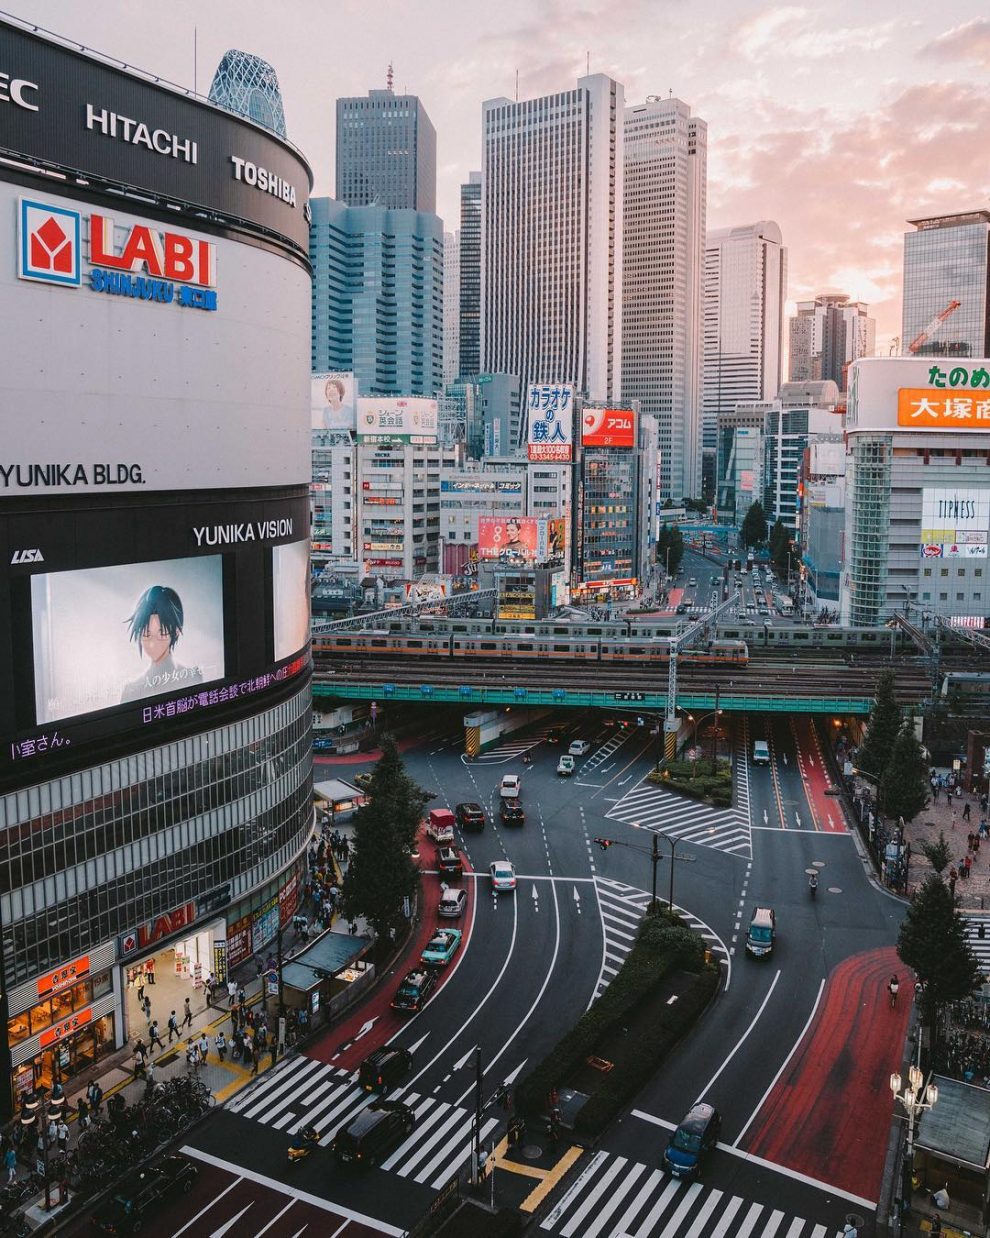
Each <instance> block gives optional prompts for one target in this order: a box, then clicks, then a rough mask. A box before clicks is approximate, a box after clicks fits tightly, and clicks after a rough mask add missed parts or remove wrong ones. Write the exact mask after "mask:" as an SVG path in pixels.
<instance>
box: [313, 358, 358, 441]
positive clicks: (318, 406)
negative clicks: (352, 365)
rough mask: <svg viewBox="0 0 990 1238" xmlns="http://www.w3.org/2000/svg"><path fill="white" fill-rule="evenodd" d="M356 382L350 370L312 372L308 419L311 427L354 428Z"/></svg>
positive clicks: (330, 428) (326, 428)
mask: <svg viewBox="0 0 990 1238" xmlns="http://www.w3.org/2000/svg"><path fill="white" fill-rule="evenodd" d="M356 416H357V382H356V380H355V378H354V371H353V370H332V371H330V372H328V373H325V374H314V375H313V377H312V379H311V380H310V401H309V421H310V426H311V428H312V429H314V430H353V429H354V428H355V424H356V422H355V418H356Z"/></svg>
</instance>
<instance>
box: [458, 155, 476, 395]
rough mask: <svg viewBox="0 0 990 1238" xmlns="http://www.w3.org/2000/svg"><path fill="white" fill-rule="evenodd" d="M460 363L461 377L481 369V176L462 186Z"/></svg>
mask: <svg viewBox="0 0 990 1238" xmlns="http://www.w3.org/2000/svg"><path fill="white" fill-rule="evenodd" d="M460 238H461V255H460V282H461V291H460V316H461V326H460V363H459V366H458V371H457V373H458V376H459V377H461V378H468V377H469V376H470V375H472V374H477V373H478V372H479V370H480V369H481V173H480V172H469V173H468V179H467V183H466V184H464V185H462V186H461V231H460Z"/></svg>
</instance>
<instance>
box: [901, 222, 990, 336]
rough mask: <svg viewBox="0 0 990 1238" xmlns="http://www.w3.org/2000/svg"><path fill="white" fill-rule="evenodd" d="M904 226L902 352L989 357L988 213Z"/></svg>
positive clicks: (989, 239)
mask: <svg viewBox="0 0 990 1238" xmlns="http://www.w3.org/2000/svg"><path fill="white" fill-rule="evenodd" d="M908 223H909V224H911V225H912V226H913V227H914V228H915V231H914V232H906V233H905V234H904V316H903V325H902V328H901V352H902V353H903V354H904V355H905V356H909V355H916V356H935V355H937V356H945V357H986V356H990V294H988V279H990V276H988V272H990V260H988V255H990V211H968V212H967V213H966V214H962V215H936V216H933V217H932V218H930V219H909V220H908Z"/></svg>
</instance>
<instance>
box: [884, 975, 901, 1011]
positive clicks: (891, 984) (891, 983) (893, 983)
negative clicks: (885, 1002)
mask: <svg viewBox="0 0 990 1238" xmlns="http://www.w3.org/2000/svg"><path fill="white" fill-rule="evenodd" d="M899 987H900V985H899V984H898V982H897V972H894V974H893V975H892V976H891V977H890V979H889V980H888V981H887V992H888V993H889V994H890V1006H891V1009H893V1008H894V1006H896V1005H897V990H898V988H899Z"/></svg>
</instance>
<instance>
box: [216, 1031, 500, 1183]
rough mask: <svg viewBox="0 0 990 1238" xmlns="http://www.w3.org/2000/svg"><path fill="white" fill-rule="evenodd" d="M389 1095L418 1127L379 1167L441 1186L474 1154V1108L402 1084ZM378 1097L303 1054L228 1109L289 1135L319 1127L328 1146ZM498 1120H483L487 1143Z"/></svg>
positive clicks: (323, 1143) (347, 1074) (343, 1073)
mask: <svg viewBox="0 0 990 1238" xmlns="http://www.w3.org/2000/svg"><path fill="white" fill-rule="evenodd" d="M388 1098H389V1100H401V1101H403V1102H404V1103H405V1104H407V1105H409V1106H411V1107H412V1109H413V1111H414V1112H415V1114H416V1129H415V1130H414V1131H413V1132H412V1134H411V1135H410V1136H409V1138H408V1139H406V1140H405V1141H404V1142H403V1143H402V1144H400V1145H399V1147H398V1148H396V1150H395V1151H394V1152H393V1153H392V1155H391V1156H390V1157H389V1158H388V1159H387V1160H385V1161H383V1162H382V1164H381V1166H380V1168H382V1169H384V1170H386V1171H387V1172H389V1173H394V1174H396V1175H397V1176H398V1177H400V1178H407V1179H408V1180H409V1181H410V1182H418V1183H421V1184H423V1185H426V1186H429V1187H432V1188H433V1189H435V1190H439V1189H440V1187H442V1186H443V1185H444V1184H445V1183H446V1182H447V1181H449V1179H450V1177H451V1176H452V1175H453V1174H455V1173H457V1171H458V1170H459V1169H461V1168H462V1167H463V1166H464V1165H465V1164H466V1163H467V1161H468V1159H469V1157H470V1154H471V1148H472V1143H473V1139H474V1130H473V1121H474V1115H473V1112H472V1111H470V1110H468V1109H465V1108H463V1107H462V1106H460V1105H451V1104H448V1103H446V1102H445V1101H440V1100H437V1098H436V1097H434V1096H422V1095H421V1094H420V1093H419V1092H413V1091H407V1090H406V1089H405V1088H401V1087H399V1088H394V1089H393V1090H392V1091H391V1092H389V1097H388ZM375 1099H376V1097H375V1096H374V1095H373V1094H369V1093H367V1092H365V1091H363V1090H362V1089H361V1088H359V1087H358V1086H357V1084H356V1083H355V1082H354V1075H353V1074H351V1073H350V1072H348V1071H346V1070H341V1069H339V1068H338V1067H336V1066H329V1065H327V1064H325V1063H324V1062H317V1061H314V1060H313V1059H312V1058H308V1057H304V1056H302V1055H300V1056H299V1057H294V1058H290V1059H287V1060H286V1061H285V1062H284V1063H283V1064H281V1065H280V1066H279V1067H278V1068H277V1069H276V1070H275V1072H274V1073H273V1074H271V1075H268V1076H267V1077H266V1078H264V1079H262V1080H261V1081H260V1082H259V1083H257V1084H256V1085H255V1086H254V1087H252V1088H249V1089H248V1090H247V1091H246V1092H243V1093H242V1094H241V1095H239V1096H237V1097H236V1098H235V1099H234V1100H232V1101H231V1102H230V1103H229V1104H228V1105H227V1109H228V1110H230V1111H231V1112H233V1113H237V1114H239V1115H240V1116H241V1117H243V1118H247V1119H250V1120H251V1121H254V1122H259V1123H261V1124H262V1125H263V1126H270V1127H271V1128H272V1129H273V1130H277V1131H283V1132H284V1133H285V1135H286V1137H287V1139H288V1137H289V1136H291V1135H294V1134H295V1133H296V1132H297V1131H299V1130H301V1129H302V1128H303V1127H305V1126H310V1125H312V1126H315V1127H316V1129H317V1130H318V1131H319V1132H320V1146H321V1147H328V1146H329V1145H330V1144H331V1143H332V1142H333V1138H334V1136H335V1135H336V1134H337V1131H338V1130H340V1128H341V1127H342V1126H346V1125H347V1123H348V1122H349V1121H350V1120H351V1118H353V1117H354V1116H355V1115H356V1114H358V1113H360V1112H361V1110H362V1109H365V1108H367V1106H368V1105H370V1104H372V1102H373V1101H374V1100H375ZM498 1125H499V1119H498V1118H488V1119H486V1120H485V1121H483V1122H482V1126H481V1136H480V1138H481V1142H482V1143H485V1142H486V1141H489V1137H490V1136H491V1135H492V1133H493V1131H495V1129H496V1127H498Z"/></svg>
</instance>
